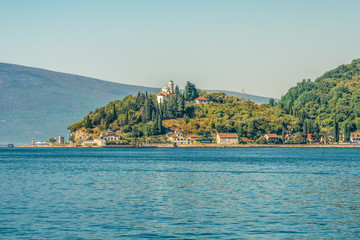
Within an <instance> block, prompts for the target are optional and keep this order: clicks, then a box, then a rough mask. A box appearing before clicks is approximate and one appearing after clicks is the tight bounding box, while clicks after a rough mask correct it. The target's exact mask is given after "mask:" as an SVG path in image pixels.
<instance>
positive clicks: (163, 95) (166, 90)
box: [157, 80, 174, 103]
mask: <svg viewBox="0 0 360 240" xmlns="http://www.w3.org/2000/svg"><path fill="white" fill-rule="evenodd" d="M173 94H174V83H173V81H172V80H170V81H169V86H166V85H165V86H164V87H163V88H162V89H161V92H160V93H158V95H157V102H158V103H163V102H164V101H165V99H167V98H168V96H170V95H173Z"/></svg>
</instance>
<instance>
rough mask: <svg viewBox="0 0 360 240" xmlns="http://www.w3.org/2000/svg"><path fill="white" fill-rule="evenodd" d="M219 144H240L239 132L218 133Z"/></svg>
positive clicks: (217, 141) (217, 140)
mask: <svg viewBox="0 0 360 240" xmlns="http://www.w3.org/2000/svg"><path fill="white" fill-rule="evenodd" d="M216 143H217V144H239V136H238V135H237V133H218V134H216Z"/></svg>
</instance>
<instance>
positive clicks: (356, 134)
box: [350, 132, 360, 143]
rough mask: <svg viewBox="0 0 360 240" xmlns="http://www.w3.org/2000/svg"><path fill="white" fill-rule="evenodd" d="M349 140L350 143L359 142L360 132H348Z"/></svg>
mask: <svg viewBox="0 0 360 240" xmlns="http://www.w3.org/2000/svg"><path fill="white" fill-rule="evenodd" d="M350 142H351V143H360V132H352V133H350Z"/></svg>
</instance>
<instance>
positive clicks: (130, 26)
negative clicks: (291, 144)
mask: <svg viewBox="0 0 360 240" xmlns="http://www.w3.org/2000/svg"><path fill="white" fill-rule="evenodd" d="M359 7H360V2H359V1H350V0H347V1H317V2H313V1H301V2H293V1H291V2H290V1H165V0H163V1H140V0H134V1H106V2H104V1H76V2H72V1H68V0H64V1H40V0H34V1H0V27H1V30H2V31H1V33H2V34H1V38H0V52H1V55H0V56H1V57H0V62H5V63H13V64H19V65H25V66H30V67H37V68H43V69H48V70H53V71H57V72H65V73H71V74H77V75H83V76H88V77H93V78H98V79H102V80H107V81H113V82H118V83H124V84H134V85H141V86H149V87H161V86H162V85H164V84H165V83H167V81H168V80H170V79H172V80H173V81H174V82H175V83H176V84H179V86H180V87H184V85H185V83H186V81H192V82H194V83H195V84H196V85H197V87H198V88H201V89H223V90H231V91H238V92H240V91H241V89H242V88H244V89H245V91H246V92H247V93H250V94H256V95H261V96H266V97H275V98H278V97H281V95H282V94H285V93H286V91H287V90H288V89H289V88H290V87H292V86H294V85H295V84H296V82H298V81H301V80H302V79H307V78H311V79H313V80H314V79H315V78H316V77H319V76H321V75H322V74H323V73H324V72H326V71H328V70H331V69H333V68H335V67H337V66H338V65H340V64H344V63H350V62H351V60H352V59H355V58H358V57H360V54H359V53H360V45H359V44H358V39H359V37H360V32H359V31H358V26H357V25H358V24H357V23H359V22H360V15H359V14H358V13H357V12H358V9H359Z"/></svg>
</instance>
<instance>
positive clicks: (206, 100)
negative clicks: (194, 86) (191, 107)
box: [194, 97, 209, 104]
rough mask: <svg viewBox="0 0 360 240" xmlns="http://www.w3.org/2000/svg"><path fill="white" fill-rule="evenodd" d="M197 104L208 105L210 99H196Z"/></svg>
mask: <svg viewBox="0 0 360 240" xmlns="http://www.w3.org/2000/svg"><path fill="white" fill-rule="evenodd" d="M194 101H195V103H197V104H200V103H205V104H206V103H208V102H209V99H207V98H204V97H198V98H195V100H194Z"/></svg>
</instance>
